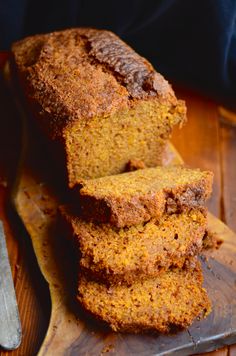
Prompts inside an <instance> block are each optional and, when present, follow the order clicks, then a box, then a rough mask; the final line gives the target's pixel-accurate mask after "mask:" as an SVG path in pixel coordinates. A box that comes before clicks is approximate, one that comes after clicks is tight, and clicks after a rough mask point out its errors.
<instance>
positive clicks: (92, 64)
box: [10, 28, 212, 332]
mask: <svg viewBox="0 0 236 356" xmlns="http://www.w3.org/2000/svg"><path fill="white" fill-rule="evenodd" d="M10 68H11V69H10V72H11V75H12V77H13V78H14V80H15V82H14V83H15V86H16V87H18V88H19V89H20V90H19V91H20V93H21V94H23V95H22V97H23V101H22V102H23V104H24V107H25V109H26V111H27V112H28V113H30V115H29V119H30V120H31V119H32V118H33V119H34V122H35V123H37V125H38V132H41V133H43V134H44V136H45V137H46V138H47V139H46V140H45V142H46V141H47V143H48V147H49V150H50V154H52V156H53V157H54V161H55V162H57V163H58V164H59V166H60V168H62V171H63V172H65V173H66V184H65V185H64V187H66V188H68V191H69V189H73V193H74V196H75V198H74V199H73V200H74V202H77V203H75V204H74V206H73V207H72V206H63V207H61V213H62V215H63V216H64V218H65V219H66V221H67V222H68V223H69V224H70V226H71V228H72V230H73V235H74V236H75V240H76V242H75V243H76V246H78V249H79V252H80V259H79V284H78V299H79V301H80V302H81V303H82V305H83V306H84V308H85V309H86V310H88V311H89V312H90V313H92V314H93V315H95V316H96V317H98V318H100V319H101V320H103V321H105V322H107V323H108V324H109V325H110V326H111V327H112V328H113V329H114V330H121V331H131V332H140V331H144V330H157V331H159V332H169V331H171V330H172V329H173V328H175V327H180V328H185V327H187V326H188V325H190V324H191V323H192V321H193V320H194V319H195V318H197V317H200V316H202V315H206V314H207V313H208V312H209V310H210V302H209V300H208V297H207V293H206V291H205V290H204V288H203V287H202V282H203V277H202V272H201V267H200V264H199V262H198V260H197V255H198V254H199V253H200V251H201V248H202V243H203V238H204V235H205V232H206V209H205V202H206V199H207V198H208V197H209V195H210V193H211V186H212V174H211V173H210V172H201V171H199V170H191V169H187V168H184V167H179V166H176V167H163V165H164V163H165V164H166V163H167V161H168V157H167V154H166V152H167V151H166V147H167V144H168V140H169V138H170V136H171V132H172V128H173V127H174V126H176V125H179V126H182V124H184V123H185V121H186V106H185V103H184V102H183V101H182V100H178V99H177V98H176V96H175V94H174V91H173V89H172V87H171V86H170V84H169V83H168V82H167V81H166V80H165V79H164V78H163V76H162V75H161V74H159V73H157V72H156V71H155V69H154V68H153V67H152V65H151V64H150V63H149V62H148V61H147V60H146V59H145V58H143V57H141V56H139V55H138V54H137V53H136V52H135V51H134V50H132V49H131V48H130V47H129V46H128V45H126V44H125V43H124V42H123V41H122V40H121V39H119V38H118V37H117V36H116V35H115V34H113V33H111V32H109V31H104V30H95V29H89V28H75V29H69V30H64V31H58V32H53V33H49V34H40V35H36V36H31V37H28V38H25V39H23V40H21V41H18V42H16V43H14V44H13V46H12V56H11V60H10ZM134 161H135V162H139V164H138V166H139V168H143V169H139V170H136V171H133V172H127V173H124V172H125V171H126V170H127V166H129V162H134ZM131 166H132V164H131V165H130V167H131ZM52 167H54V166H53V165H52ZM52 170H53V168H52ZM60 178H62V175H60V174H58V173H56V174H55V180H58V179H60ZM62 181H63V180H62ZM78 211H79V213H78Z"/></svg>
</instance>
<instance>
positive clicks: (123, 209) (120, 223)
mask: <svg viewBox="0 0 236 356" xmlns="http://www.w3.org/2000/svg"><path fill="white" fill-rule="evenodd" d="M212 180H213V173H212V172H209V171H200V170H199V169H189V168H185V167H182V166H167V167H156V168H146V169H140V170H137V171H134V172H129V173H123V174H118V175H114V176H108V177H102V178H97V179H91V180H86V181H83V182H82V183H81V184H80V185H79V187H78V188H76V190H77V191H78V192H79V200H78V205H81V209H82V215H83V217H84V218H87V219H92V220H94V221H97V222H103V223H110V224H112V225H114V226H117V227H125V226H131V225H135V224H140V223H143V222H145V221H149V220H150V219H151V218H155V219H159V218H160V217H161V216H162V215H163V214H173V213H180V212H183V211H187V210H189V209H192V208H202V207H203V206H204V205H205V202H206V200H207V199H208V198H209V196H210V194H211V192H212Z"/></svg>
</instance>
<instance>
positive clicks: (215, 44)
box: [0, 0, 236, 102]
mask: <svg viewBox="0 0 236 356" xmlns="http://www.w3.org/2000/svg"><path fill="white" fill-rule="evenodd" d="M76 26H90V27H95V28H103V29H109V30H111V31H114V32H115V33H117V34H118V35H119V36H120V37H121V38H122V39H124V40H125V41H126V42H128V43H129V44H130V45H131V46H132V47H134V48H135V49H136V51H137V52H138V53H140V54H141V55H143V56H145V57H147V58H148V59H149V60H150V61H151V62H152V64H153V65H154V66H155V68H156V69H157V70H158V71H159V72H161V73H162V74H163V75H164V76H166V77H167V78H168V79H170V80H171V81H175V82H177V83H180V84H184V85H187V86H189V87H192V88H194V89H197V90H201V91H204V92H207V93H208V94H210V95H211V96H214V97H218V96H219V97H221V98H228V99H229V98H230V99H231V100H234V101H235V102H236V0H199V1H196V0H195V1H190V0H117V1H114V0H94V1H92V0H64V1H63V0H1V1H0V50H8V49H9V48H10V46H11V43H12V42H13V41H16V40H18V39H20V38H22V37H25V36H27V35H31V34H36V33H45V32H50V31H55V30H60V29H64V28H68V27H76Z"/></svg>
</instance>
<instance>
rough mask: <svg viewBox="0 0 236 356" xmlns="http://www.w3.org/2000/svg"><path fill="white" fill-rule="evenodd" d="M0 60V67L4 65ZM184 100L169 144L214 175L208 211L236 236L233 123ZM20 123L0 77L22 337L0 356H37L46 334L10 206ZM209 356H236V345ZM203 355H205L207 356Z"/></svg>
mask: <svg viewBox="0 0 236 356" xmlns="http://www.w3.org/2000/svg"><path fill="white" fill-rule="evenodd" d="M3 59H4V58H3V56H0V64H1V62H2V63H3ZM177 92H178V97H180V98H183V99H185V100H186V103H187V108H188V123H187V124H186V125H185V126H184V127H183V128H182V130H177V129H176V130H175V131H174V134H173V138H172V141H173V143H174V144H175V147H176V148H177V149H178V151H179V152H180V154H181V155H182V157H183V158H184V160H185V162H186V164H188V165H189V166H191V167H200V168H202V169H210V170H212V171H213V172H214V175H215V179H214V191H213V195H212V198H211V199H210V201H209V204H208V206H209V209H210V211H211V212H212V213H214V214H215V215H216V216H217V217H219V218H221V219H222V220H223V221H224V222H225V223H226V224H228V226H229V227H230V228H232V229H233V230H234V231H236V184H235V182H236V124H235V126H234V125H233V124H232V123H230V122H229V121H225V120H224V119H223V118H222V117H221V114H220V113H219V107H218V104H217V103H215V102H213V101H211V100H209V99H207V98H206V97H203V96H200V95H197V94H196V93H192V92H190V91H187V90H180V89H179V90H178V91H177ZM20 133H21V123H20V120H19V115H18V114H17V112H16V111H15V108H14V105H13V104H12V101H11V99H10V98H9V94H8V92H7V89H6V87H5V86H4V83H3V80H2V78H0V219H1V220H2V221H3V222H4V228H5V232H6V238H7V246H8V252H9V257H10V262H11V267H12V273H13V278H14V283H15V288H16V295H17V300H18V304H19V312H20V317H21V322H22V329H23V338H22V344H21V346H20V347H19V348H18V350H16V351H13V352H4V351H2V352H1V351H0V356H6V355H12V356H19V355H22V356H31V355H36V354H37V351H38V350H39V347H40V345H41V343H42V340H43V338H44V335H45V332H46V330H47V326H48V322H49V317H50V298H49V292H48V288H47V284H46V282H45V281H44V279H43V278H42V276H41V274H40V271H39V268H38V266H37V261H36V259H35V256H34V252H33V249H32V246H31V242H30V239H29V237H28V236H27V233H26V232H25V230H24V227H23V226H22V225H21V222H20V221H19V220H18V218H17V216H16V214H15V213H14V211H13V209H12V208H11V206H10V204H9V193H10V190H11V186H12V182H13V181H14V178H15V170H16V164H17V160H18V156H19V152H20ZM210 354H211V355H217V356H220V355H222V356H223V355H225V356H226V355H230V356H233V355H236V345H233V346H230V347H225V348H223V349H221V350H219V351H216V352H213V353H210ZM205 355H206V354H205Z"/></svg>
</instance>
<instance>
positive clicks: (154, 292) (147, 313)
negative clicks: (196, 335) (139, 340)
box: [78, 262, 211, 333]
mask: <svg viewBox="0 0 236 356" xmlns="http://www.w3.org/2000/svg"><path fill="white" fill-rule="evenodd" d="M193 265H194V263H193ZM202 281H203V276H202V272H201V267H200V264H199V262H197V263H196V264H195V266H194V267H193V268H191V269H188V270H180V269H175V270H172V271H168V272H166V273H163V274H161V275H160V276H158V277H156V278H151V279H147V280H145V281H142V282H135V283H133V284H132V285H131V286H130V287H127V286H122V285H121V286H120V285H118V286H114V287H110V288H109V287H106V286H105V285H104V284H101V283H98V282H95V281H92V280H89V279H86V277H85V276H83V275H82V276H80V280H79V288H78V292H79V293H78V299H79V301H80V302H81V304H82V305H83V307H84V308H85V309H86V310H87V311H89V312H90V313H92V314H93V315H95V316H96V317H97V318H99V319H100V320H103V321H105V322H107V323H108V324H109V325H110V326H111V328H112V329H113V330H114V331H123V332H133V333H138V332H143V331H151V330H155V331H158V332H162V333H168V332H171V331H173V330H175V329H176V328H180V329H182V328H186V327H188V326H189V325H191V323H192V322H193V321H194V319H195V318H197V317H204V316H206V315H207V314H209V312H210V310H211V306H210V301H209V299H208V296H207V293H206V291H205V289H204V288H202Z"/></svg>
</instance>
